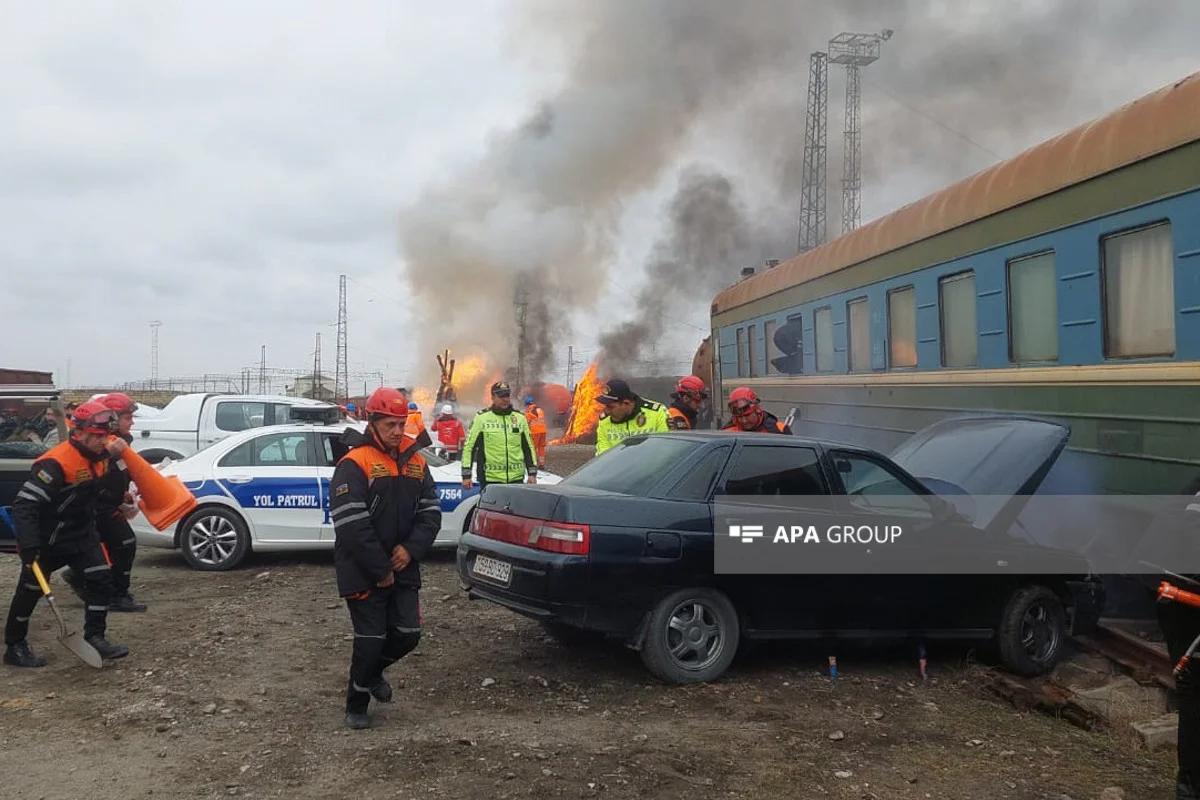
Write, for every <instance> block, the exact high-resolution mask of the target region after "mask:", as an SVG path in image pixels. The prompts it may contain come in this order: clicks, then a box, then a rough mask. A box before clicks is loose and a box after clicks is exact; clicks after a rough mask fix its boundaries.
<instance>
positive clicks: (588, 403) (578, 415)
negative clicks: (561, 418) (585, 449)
mask: <svg viewBox="0 0 1200 800" xmlns="http://www.w3.org/2000/svg"><path fill="white" fill-rule="evenodd" d="M598 368H599V364H598V363H597V362H592V365H591V366H590V367H588V368H587V372H585V373H583V377H582V378H580V379H579V383H578V384H576V385H575V399H574V401H573V402H572V403H571V413H570V416H568V417H567V430H566V432H565V433H563V435H562V438H561V439H555V440H554V441H553V442H550V444H574V443H575V442H578V441H579V440H580V439H583V438H584V437H586V436H588V435H589V434H593V433H595V431H596V426H597V425H598V424H599V423H600V414H601V412H602V411H603V410H604V407H603V406H601V405H600V404H599V403H597V402H596V398H597V397H599V395H600V390H601V388H603V386H604V382H603V381H601V380H600V379H599V378H598V377H597V371H598Z"/></svg>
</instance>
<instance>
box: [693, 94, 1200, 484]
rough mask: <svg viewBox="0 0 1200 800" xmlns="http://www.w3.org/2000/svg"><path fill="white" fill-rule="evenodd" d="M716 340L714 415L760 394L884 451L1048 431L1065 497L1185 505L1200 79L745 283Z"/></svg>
mask: <svg viewBox="0 0 1200 800" xmlns="http://www.w3.org/2000/svg"><path fill="white" fill-rule="evenodd" d="M712 329H713V341H715V342H718V343H719V346H718V347H717V348H715V350H716V351H717V352H716V354H715V355H714V358H713V377H714V383H715V386H716V387H717V391H716V392H714V403H715V404H716V406H717V411H718V413H721V411H722V410H723V409H724V406H725V402H726V401H727V400H728V396H729V392H730V391H731V390H732V389H733V388H734V387H736V386H738V385H746V386H750V387H753V388H754V389H755V391H757V392H758V393H759V394H760V396H761V397H762V398H763V400H764V403H765V405H766V406H767V407H768V408H769V409H771V410H772V411H774V412H775V413H777V414H779V415H780V416H783V415H784V414H786V413H787V412H788V410H789V409H791V408H792V407H796V408H797V409H798V414H797V416H798V419H797V421H796V423H795V425H794V426H793V428H794V429H795V430H796V432H797V433H798V434H802V435H803V434H819V435H822V436H831V437H835V438H838V439H841V440H843V441H849V442H852V443H857V444H862V445H866V446H869V447H874V448H877V449H880V450H883V451H884V452H887V451H889V450H891V449H893V448H894V447H895V446H896V445H897V444H898V443H899V442H901V441H902V440H903V439H904V438H906V437H907V436H908V435H909V434H911V433H912V432H914V431H916V430H918V429H920V428H922V427H924V426H925V425H928V424H930V423H933V422H935V421H937V420H939V419H943V418H946V417H949V416H953V415H957V414H962V413H971V412H980V411H999V412H1019V413H1030V414H1037V415H1042V416H1045V417H1049V418H1052V419H1054V418H1057V419H1059V420H1061V421H1063V422H1066V423H1069V424H1070V425H1071V427H1072V436H1071V440H1070V442H1069V445H1068V450H1067V451H1066V452H1065V453H1064V455H1063V458H1062V459H1060V462H1059V464H1058V466H1056V468H1055V470H1054V473H1053V474H1052V476H1051V478H1052V479H1053V480H1052V481H1051V483H1052V484H1053V483H1055V481H1058V483H1057V485H1058V487H1059V490H1060V491H1071V492H1079V493H1087V494H1093V493H1105V494H1110V495H1121V494H1174V493H1176V492H1178V491H1179V490H1180V488H1181V487H1183V486H1184V485H1185V484H1186V483H1187V482H1188V481H1189V480H1191V479H1192V478H1193V477H1195V476H1196V475H1197V474H1200V365H1198V363H1197V360H1198V359H1200V73H1197V74H1195V75H1192V76H1190V77H1188V78H1185V79H1184V80H1182V81H1179V82H1178V83H1175V84H1172V85H1170V86H1167V87H1164V88H1163V89H1161V90H1159V91H1157V92H1154V93H1153V94H1150V95H1147V96H1145V97H1143V98H1141V99H1139V100H1137V101H1135V102H1133V103H1130V104H1129V105H1126V106H1124V107H1122V108H1120V109H1119V110H1117V111H1115V112H1113V113H1111V114H1109V115H1108V116H1106V117H1103V118H1101V119H1099V120H1096V121H1094V122H1092V123H1090V124H1088V125H1084V126H1081V127H1079V128H1076V129H1074V130H1071V131H1069V132H1067V133H1064V134H1062V135H1060V136H1058V137H1056V138H1054V139H1051V140H1049V141H1047V142H1044V143H1042V144H1040V145H1038V146H1036V147H1033V148H1031V149H1029V150H1027V151H1025V152H1024V153H1022V154H1020V155H1018V156H1016V157H1015V158H1013V159H1011V160H1008V161H1005V162H1002V163H1000V164H996V165H995V166H993V167H991V168H989V169H987V170H985V171H983V172H980V173H978V174H976V175H974V176H972V177H970V178H967V179H966V180H963V181H961V182H959V183H956V184H954V185H952V186H950V187H948V188H946V189H943V190H941V191H939V192H937V193H936V194H933V195H931V196H929V197H927V198H925V199H923V200H920V201H918V202H916V203H913V204H911V205H908V206H906V207H904V208H902V209H900V210H898V211H896V212H894V213H892V214H889V215H887V216H885V217H882V218H880V219H877V220H875V221H873V222H871V223H869V224H867V225H865V226H863V227H862V228H860V229H858V230H856V231H853V232H851V233H849V234H846V235H844V236H842V237H840V238H838V239H836V240H833V241H830V242H828V243H826V244H824V245H822V246H820V247H818V248H815V249H813V250H810V251H808V252H806V253H802V254H800V255H798V256H796V257H795V258H792V259H791V260H789V261H786V262H784V263H782V264H779V265H778V266H775V267H773V268H770V269H766V270H764V271H762V272H760V273H759V274H758V275H754V276H752V277H748V278H745V279H743V280H741V281H740V282H739V283H737V284H735V285H733V286H731V287H729V288H727V289H725V290H724V291H723V292H721V293H720V294H719V295H718V296H717V297H716V299H715V301H714V302H713V305H712ZM725 417H726V418H727V417H728V413H727V412H726V413H725ZM1067 478H1069V479H1072V480H1073V481H1074V485H1073V486H1069V487H1067V486H1064V485H1063V484H1062V483H1061V481H1059V479H1067ZM1114 499H1115V498H1114Z"/></svg>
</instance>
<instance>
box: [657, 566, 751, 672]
mask: <svg viewBox="0 0 1200 800" xmlns="http://www.w3.org/2000/svg"><path fill="white" fill-rule="evenodd" d="M739 638H740V631H739V624H738V614H737V610H736V609H735V608H734V607H733V603H731V602H730V601H729V598H728V597H726V596H725V595H724V594H722V593H721V592H718V591H715V590H713V589H705V588H700V587H697V588H694V589H680V590H679V591H677V592H673V593H671V594H670V595H668V596H667V597H664V598H663V599H662V601H660V602H659V604H658V605H657V606H655V607H654V610H653V611H652V612H650V617H649V620H648V621H647V625H646V638H645V641H644V642H643V644H642V663H644V664H645V665H646V668H647V669H649V670H650V671H651V672H652V673H654V675H656V676H657V677H658V678H660V679H662V680H664V681H666V682H667V683H675V684H685V683H704V682H707V681H712V680H716V679H717V678H719V677H720V676H721V675H722V674H724V672H725V670H727V669H728V668H729V665H730V664H731V663H733V659H734V656H735V655H737V651H738V640H739Z"/></svg>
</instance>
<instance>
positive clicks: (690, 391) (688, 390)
mask: <svg viewBox="0 0 1200 800" xmlns="http://www.w3.org/2000/svg"><path fill="white" fill-rule="evenodd" d="M675 391H676V392H677V393H678V394H681V395H688V396H691V397H695V398H696V399H697V400H703V399H704V398H706V397H708V392H706V391H704V381H702V380H700V379H699V378H697V377H696V376H695V375H686V376H684V377H682V378H680V379H679V383H677V384H675Z"/></svg>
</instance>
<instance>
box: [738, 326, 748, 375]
mask: <svg viewBox="0 0 1200 800" xmlns="http://www.w3.org/2000/svg"><path fill="white" fill-rule="evenodd" d="M737 350H738V353H737V359H738V365H737V374H738V377H739V378H744V377H746V372H747V370H746V329H745V328H738V329H737Z"/></svg>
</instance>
